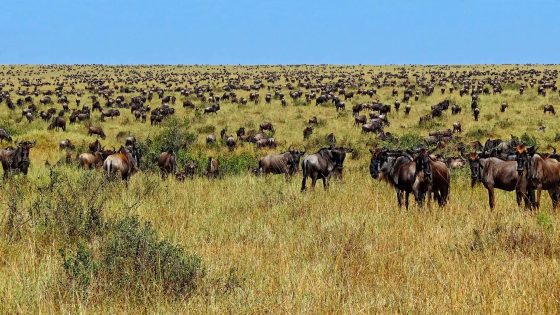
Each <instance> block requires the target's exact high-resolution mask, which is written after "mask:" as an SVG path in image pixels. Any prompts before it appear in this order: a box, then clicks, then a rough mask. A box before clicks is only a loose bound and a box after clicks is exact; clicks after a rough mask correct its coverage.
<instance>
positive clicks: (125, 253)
mask: <svg viewBox="0 0 560 315" xmlns="http://www.w3.org/2000/svg"><path fill="white" fill-rule="evenodd" d="M108 231H109V232H108V234H107V235H106V237H105V240H104V242H103V243H102V245H101V256H102V257H103V258H102V260H101V263H100V275H101V278H102V281H103V282H104V284H105V285H106V287H105V288H106V289H107V290H108V291H117V292H133V293H135V294H136V295H137V296H142V295H144V294H150V293H151V292H153V290H151V289H156V290H158V289H162V290H163V292H164V293H166V294H170V295H173V296H175V297H179V296H182V295H184V294H190V293H192V292H193V291H194V290H195V289H196V285H197V281H198V279H199V278H200V277H202V276H203V275H204V268H203V266H202V261H201V259H200V257H198V256H196V255H189V254H187V253H186V252H185V251H184V250H183V249H182V248H180V247H178V246H177V245H174V244H172V243H171V242H169V241H167V240H160V239H159V238H158V236H157V233H156V230H155V229H154V228H153V227H152V226H151V224H149V223H144V224H141V223H140V221H139V220H138V218H137V217H125V218H123V219H120V220H117V221H115V222H113V223H111V224H110V225H109V229H108ZM108 293H109V292H108Z"/></svg>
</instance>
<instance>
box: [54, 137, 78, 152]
mask: <svg viewBox="0 0 560 315" xmlns="http://www.w3.org/2000/svg"><path fill="white" fill-rule="evenodd" d="M58 148H59V149H60V150H74V149H75V148H76V146H75V145H74V144H73V143H72V141H70V140H69V139H65V140H62V141H60V142H59V143H58Z"/></svg>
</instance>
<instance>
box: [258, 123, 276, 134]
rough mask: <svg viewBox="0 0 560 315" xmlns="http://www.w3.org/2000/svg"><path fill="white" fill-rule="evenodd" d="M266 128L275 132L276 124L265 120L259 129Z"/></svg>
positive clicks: (263, 129)
mask: <svg viewBox="0 0 560 315" xmlns="http://www.w3.org/2000/svg"><path fill="white" fill-rule="evenodd" d="M265 130H268V131H272V132H274V126H272V123H270V122H264V123H262V124H260V125H259V131H260V132H263V131H265Z"/></svg>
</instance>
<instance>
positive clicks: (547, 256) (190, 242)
mask: <svg viewBox="0 0 560 315" xmlns="http://www.w3.org/2000/svg"><path fill="white" fill-rule="evenodd" d="M4 68H6V67H4ZM22 69H26V68H22ZM372 69H374V71H378V69H384V68H372ZM386 69H388V70H390V69H391V68H386ZM191 70H192V69H190V68H189V69H188V70H186V71H191ZM234 70H235V71H249V72H250V73H253V72H254V71H256V70H254V69H253V70H244V69H243V68H234ZM107 71H108V72H109V73H110V70H107ZM324 71H328V70H324ZM356 71H357V70H356ZM60 74H61V73H56V75H60ZM44 76H45V77H46V78H48V77H49V75H48V74H45V75H44ZM4 78H5V77H4ZM264 93H266V92H264V91H261V99H262V103H261V104H260V105H258V106H257V107H255V106H254V105H247V107H246V108H239V107H238V106H237V105H229V104H224V105H222V111H220V113H219V114H218V115H215V116H209V117H205V118H202V119H200V120H195V119H194V115H193V114H192V113H191V112H190V111H187V110H184V109H182V108H181V106H180V102H179V104H178V105H176V107H177V108H178V109H177V111H178V113H177V115H178V116H180V117H188V119H189V120H191V128H190V129H191V130H196V129H197V128H200V127H202V126H205V125H214V126H216V127H217V132H219V129H220V128H221V126H228V130H229V133H232V134H233V133H234V131H235V129H237V128H238V127H240V126H242V125H247V124H249V123H250V122H252V123H253V124H254V125H255V126H256V127H257V126H258V124H259V123H260V122H262V121H272V123H273V124H274V125H275V126H276V129H277V132H276V134H275V137H276V138H277V139H279V140H280V141H281V142H282V143H283V147H287V146H288V145H290V144H298V145H304V144H307V145H308V151H309V152H311V151H313V150H314V149H316V148H315V147H312V145H310V143H313V141H314V140H313V137H323V136H324V135H326V134H328V133H329V132H334V133H335V134H336V135H337V138H338V139H339V141H342V142H346V143H348V144H351V145H353V146H355V147H357V148H359V149H360V150H361V151H363V153H362V154H361V156H360V157H359V158H358V159H347V167H346V169H345V172H346V173H345V174H344V179H343V180H342V181H334V182H333V183H332V186H331V188H330V190H328V191H324V190H323V188H322V185H318V186H317V188H316V189H315V190H314V191H308V192H306V193H303V194H302V193H300V192H299V188H300V184H301V176H300V175H298V176H295V177H294V178H292V179H290V180H286V179H284V177H282V176H277V177H272V176H269V177H262V178H256V177H254V176H252V175H251V174H249V173H247V174H242V175H239V176H226V177H225V178H224V179H221V180H216V181H209V180H207V179H204V178H196V179H194V180H193V181H186V182H184V183H179V182H176V181H174V180H173V179H167V180H164V181H160V180H159V179H158V174H152V173H140V174H137V175H135V176H134V177H133V178H132V180H131V183H130V185H129V186H128V187H126V186H125V185H124V184H122V183H119V184H116V185H115V189H114V191H113V192H112V194H111V196H110V198H109V201H108V204H107V207H106V210H105V216H107V217H109V218H111V217H114V218H116V217H121V216H124V215H126V214H137V215H139V216H140V218H141V219H142V220H146V221H151V222H153V224H154V226H155V227H156V228H157V229H158V230H159V232H160V233H161V235H162V236H165V237H168V238H170V239H171V240H173V241H174V242H176V243H178V244H180V245H182V246H184V247H185V248H186V249H187V250H188V251H189V252H194V253H197V254H199V255H200V256H201V257H202V259H203V261H204V263H205V266H206V268H207V274H206V276H205V277H203V278H202V280H201V283H200V284H199V288H198V289H197V292H195V294H194V295H193V296H192V297H190V298H189V299H184V300H173V299H168V298H165V297H163V296H155V297H154V298H153V299H151V300H149V301H144V303H139V302H138V301H129V300H124V299H123V298H121V297H119V296H115V297H113V298H106V299H103V300H97V299H96V298H95V297H96V292H95V290H94V289H92V292H90V299H85V300H84V299H82V298H80V297H79V296H77V295H76V294H72V292H68V290H66V288H65V286H66V284H65V282H64V281H61V274H62V273H63V270H62V263H61V258H60V255H59V253H58V249H59V247H60V246H61V244H59V243H57V242H56V241H53V242H52V243H44V239H43V238H41V237H39V236H38V235H37V234H38V233H37V232H36V231H35V230H34V229H23V228H22V231H23V232H22V235H21V238H19V239H12V238H9V237H8V235H7V234H6V233H4V235H2V237H0V312H1V313H75V312H80V313H82V312H84V313H131V312H141V313H154V312H157V313H178V312H181V313H223V312H231V313H263V312H273V313H304V312H305V313H342V312H343V313H523V314H527V313H558V312H559V311H560V309H559V305H560V304H559V299H560V268H559V267H560V266H559V263H558V259H559V257H560V237H559V235H560V234H559V233H558V229H557V226H558V216H557V214H556V213H555V212H551V210H550V209H551V205H550V201H549V200H546V202H545V203H544V204H543V205H542V207H541V210H540V211H538V212H535V213H529V212H526V211H525V210H523V209H520V208H518V207H517V205H516V203H515V199H514V196H513V194H512V193H505V192H498V193H497V196H496V197H497V199H496V201H497V207H496V209H495V210H493V211H491V210H489V209H488V206H487V193H486V190H485V189H484V188H483V187H480V186H478V187H476V188H475V189H474V190H471V188H470V186H469V183H468V178H467V177H466V175H465V174H466V173H465V172H458V173H457V174H454V176H453V182H452V188H451V197H450V198H451V199H450V203H449V205H448V206H447V207H446V208H444V209H438V208H435V207H434V208H431V209H428V208H426V209H418V208H416V207H412V208H411V209H410V210H404V209H398V207H397V206H396V197H395V194H394V192H393V190H392V188H390V187H389V186H387V185H386V184H385V183H382V182H377V181H374V180H373V179H372V178H371V177H370V176H369V173H368V170H367V166H368V162H369V154H366V153H367V151H365V149H366V144H367V143H368V142H369V143H372V142H374V141H375V137H374V136H364V135H361V134H360V131H359V129H357V128H354V127H352V117H351V116H352V115H351V113H349V114H348V115H347V116H344V117H340V118H337V114H336V113H335V111H334V108H330V107H329V108H324V107H315V106H314V105H313V106H308V107H294V106H288V107H287V108H281V107H280V104H279V102H278V101H274V103H273V105H270V106H268V105H264ZM379 93H380V96H379V99H381V100H382V101H384V102H391V103H392V101H391V99H392V98H391V97H389V93H390V89H383V90H381V91H380V92H379ZM239 94H241V95H243V93H239ZM534 94H536V91H534V90H530V91H528V92H527V95H525V96H523V97H519V96H518V94H517V91H506V92H504V94H503V95H502V96H487V97H484V96H482V97H481V99H482V100H481V111H482V114H481V121H480V122H479V123H475V122H473V121H472V117H471V116H470V114H469V110H468V107H467V106H468V104H469V102H470V100H469V99H468V98H462V99H461V98H459V97H458V96H456V95H453V96H452V99H453V100H455V101H457V102H458V103H459V104H461V105H462V106H464V109H463V113H462V114H461V115H459V116H451V115H450V113H446V114H444V118H443V120H442V124H443V125H444V126H445V128H448V127H451V123H452V122H453V121H456V120H459V121H461V122H462V123H463V128H464V130H465V132H468V131H469V130H474V129H477V128H485V129H488V130H489V131H490V132H491V133H492V134H493V135H495V136H500V137H508V136H509V134H511V133H514V134H516V135H519V134H521V133H523V132H529V133H530V134H532V135H535V136H536V137H537V138H538V140H539V141H540V143H554V142H553V141H552V139H553V138H554V135H555V132H556V129H555V128H554V126H555V124H556V122H555V121H556V119H557V118H556V117H552V116H544V115H543V114H542V111H541V110H537V109H538V108H539V106H541V105H543V104H545V103H552V104H557V98H558V95H557V94H555V95H549V96H547V97H546V98H539V97H536V96H535V95H534ZM401 96H402V94H401ZM447 96H448V95H447V94H446V95H443V96H442V95H440V94H439V91H437V89H436V92H435V93H434V95H433V96H431V97H428V98H423V99H421V100H420V102H418V103H415V102H412V103H413V104H412V106H413V112H412V114H411V115H410V117H404V114H403V113H402V112H401V113H399V114H398V115H396V116H395V115H394V113H392V114H391V116H390V117H391V121H392V125H391V127H390V128H389V131H391V132H394V133H396V134H403V133H421V134H422V135H427V132H428V131H427V130H422V129H420V128H418V127H417V121H418V117H419V115H421V114H425V113H427V112H428V108H429V105H433V104H435V103H437V102H438V101H440V100H442V99H444V98H445V97H447ZM70 98H71V102H73V96H71V97H70ZM85 99H86V97H82V100H85ZM179 99H180V98H179ZM503 99H505V100H507V101H508V103H509V104H510V108H509V109H508V112H506V113H505V114H499V113H498V109H499V105H500V104H501V102H502V100H503ZM366 100H369V98H362V97H358V98H356V99H355V100H354V102H356V103H357V102H362V101H366ZM156 103H157V97H156V98H155V101H154V104H156ZM349 103H352V102H347V111H350V108H349V107H351V106H349ZM72 104H73V103H72ZM197 104H198V103H197ZM518 111H519V112H518ZM123 112H125V111H123ZM486 113H491V114H496V115H497V116H498V117H497V118H496V117H495V118H492V120H491V121H487V120H486V119H485V118H484V115H485V114H486ZM129 115H130V114H129V113H128V112H126V114H124V115H122V116H121V117H119V118H116V119H115V120H114V121H110V120H109V121H108V122H106V123H103V126H104V128H105V129H106V133H107V134H108V139H107V141H106V145H107V146H113V145H114V146H116V145H118V144H119V142H118V141H117V140H116V139H115V136H116V134H117V133H118V132H119V131H123V130H126V131H130V132H131V133H132V134H134V135H136V136H137V137H138V138H141V139H143V138H145V137H147V136H153V135H154V134H156V133H157V132H158V129H159V128H160V127H153V128H149V127H147V126H146V125H141V124H139V123H135V122H133V123H130V124H127V125H124V124H123V122H125V121H126V120H127V119H128V120H129V121H132V120H133V119H131V118H130V116H129ZM17 116H19V115H18V113H17V112H16V113H14V114H10V113H8V112H7V110H6V108H5V107H4V106H2V109H1V110H0V118H2V119H5V120H7V121H9V120H11V121H12V123H13V121H14V120H15V119H16V117H17ZM96 116H97V114H96ZM311 116H317V117H318V118H319V119H320V120H324V121H325V123H324V125H322V126H321V127H319V128H316V130H315V131H314V134H313V137H312V139H311V141H310V142H308V143H304V142H303V141H302V131H303V128H304V126H305V123H306V121H307V119H308V118H310V117H311ZM501 116H504V117H501ZM505 118H507V119H509V120H511V121H512V123H513V124H512V127H511V128H506V129H502V128H499V127H497V126H496V121H497V120H498V119H500V120H501V119H505ZM541 121H542V122H543V123H544V124H545V125H547V126H548V127H549V128H548V129H547V130H546V132H544V133H536V132H535V130H536V127H537V125H538V124H539V122H541ZM13 124H14V125H15V126H17V127H18V128H21V129H22V130H26V132H25V134H24V135H20V136H19V137H18V138H23V137H25V138H31V139H37V141H38V146H37V147H36V148H34V149H33V151H32V160H33V164H32V168H31V170H30V174H29V175H28V178H27V180H28V181H30V182H31V183H32V184H36V183H41V182H44V181H45V178H46V177H48V170H47V169H46V168H45V167H44V166H43V162H44V160H45V159H48V160H49V161H51V162H53V161H56V160H57V159H58V158H60V157H61V155H62V154H61V153H59V152H58V151H57V150H58V148H57V147H58V141H59V140H61V139H64V138H70V139H71V140H73V141H74V142H75V143H78V144H79V143H80V142H81V141H86V142H90V141H91V139H92V138H88V137H87V136H86V128H85V127H84V126H83V125H75V126H70V127H69V130H68V131H67V132H66V133H61V132H54V131H47V130H46V123H43V122H39V121H36V122H34V123H32V124H31V125H30V126H27V123H26V122H24V121H22V122H19V123H13ZM94 124H95V123H94ZM0 127H1V126H0ZM440 129H441V128H440ZM204 138H205V136H204V135H200V136H199V138H198V144H197V145H196V146H195V147H194V148H193V150H205V152H207V154H209V155H213V156H217V157H218V158H219V156H220V154H225V152H226V149H225V148H222V147H219V148H213V149H208V150H207V149H206V148H205V146H204ZM483 140H484V139H483ZM206 150H207V151H206ZM239 151H247V152H251V153H253V152H255V149H253V148H252V147H251V146H249V145H245V146H243V147H241V148H238V149H237V152H239ZM257 154H263V155H264V154H265V152H263V153H257ZM71 172H73V171H71ZM75 172H81V171H78V170H75ZM147 181H156V182H157V183H158V184H157V187H156V189H155V190H154V192H152V193H150V194H148V195H147V196H145V197H146V198H145V199H143V202H142V203H141V204H140V206H139V207H137V208H135V207H132V209H129V207H130V206H131V205H132V204H134V203H135V202H136V201H137V200H138V199H139V198H141V197H142V192H143V191H144V190H143V189H144V188H143V187H144V186H145V185H146V183H147ZM8 191H9V189H7V188H6V187H3V188H2V194H1V195H0V202H2V204H3V205H4V207H3V209H5V210H4V211H2V215H1V216H0V224H1V225H2V226H5V225H6V219H7V206H6V204H7V202H8V200H9V197H10V196H8V195H7V192H8ZM4 230H5V229H4Z"/></svg>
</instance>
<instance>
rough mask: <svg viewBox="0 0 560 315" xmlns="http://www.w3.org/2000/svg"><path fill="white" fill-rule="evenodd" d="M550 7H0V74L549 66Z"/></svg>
mask: <svg viewBox="0 0 560 315" xmlns="http://www.w3.org/2000/svg"><path fill="white" fill-rule="evenodd" d="M559 9H560V1H557V0H525V1H513V0H512V1H505V0H484V1H483V0H471V1H467V0H464V1H453V0H446V1H439V0H437V1H435V0H434V1H432V0H418V1H411V0H404V1H397V0H393V1H385V0H383V1H373V0H371V1H366V0H339V1H332V0H325V1H306V0H299V1H296V0H283V1H276V0H236V1H226V0H184V1H180V0H158V1H144V0H136V1H129V0H123V1H121V0H113V1H107V0H48V1H44V0H33V1H32V0H3V1H2V5H1V7H0V12H1V18H0V38H1V39H2V40H1V47H0V64H21V63H25V64H27V63H32V64H41V63H63V64H74V63H102V64H302V63H309V64H321V63H329V64H477V63H559V62H560V58H558V56H560V51H559V48H560V41H559V40H558V35H559V33H560V21H558V20H559V14H560V10H559Z"/></svg>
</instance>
